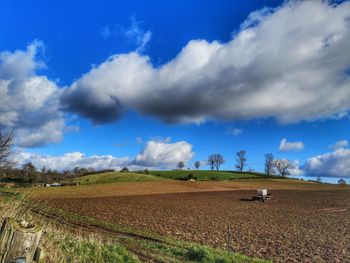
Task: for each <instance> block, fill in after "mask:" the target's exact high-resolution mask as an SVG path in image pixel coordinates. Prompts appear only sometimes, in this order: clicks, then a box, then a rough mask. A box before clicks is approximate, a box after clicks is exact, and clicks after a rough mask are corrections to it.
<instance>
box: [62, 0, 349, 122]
mask: <svg viewBox="0 0 350 263" xmlns="http://www.w3.org/2000/svg"><path fill="white" fill-rule="evenodd" d="M349 43H350V2H344V3H340V4H331V3H330V2H328V1H289V2H286V3H284V4H283V5H282V6H280V7H278V8H275V9H267V8H264V9H263V10H260V11H257V12H254V13H252V14H250V15H249V16H248V18H247V19H246V21H245V22H244V23H242V25H241V27H240V28H239V30H237V32H235V33H234V34H233V37H232V40H231V41H229V42H227V43H221V42H218V41H212V42H208V41H206V40H200V39H198V40H192V41H190V42H189V43H188V44H187V45H186V46H185V47H184V48H183V49H182V50H181V52H180V53H179V54H178V55H177V56H176V57H175V58H174V59H173V60H171V61H169V62H168V63H166V64H164V65H162V66H160V67H154V66H153V65H152V64H151V62H150V58H149V57H147V56H145V55H141V54H140V53H139V52H131V53H128V54H120V55H114V56H111V57H109V58H108V59H107V60H106V61H105V62H103V63H102V64H100V65H98V66H96V67H94V68H92V69H91V71H89V72H88V73H86V74H85V75H83V76H82V77H81V78H80V79H78V80H77V81H75V82H74V83H73V84H72V85H71V86H70V87H69V88H67V89H66V90H65V92H64V94H63V96H62V99H61V102H62V105H63V106H64V107H65V108H66V110H68V111H72V112H75V113H78V114H80V115H81V116H84V117H87V118H89V119H91V120H92V121H93V122H95V123H105V122H112V121H114V120H116V119H118V118H119V117H120V116H121V114H122V112H123V109H125V108H126V109H133V110H136V111H138V112H140V113H142V114H149V115H154V116H157V117H159V118H161V119H162V120H164V121H166V122H177V123H186V122H197V123H198V122H202V121H205V120H207V119H251V118H268V117H273V118H276V119H277V120H278V121H280V122H282V123H290V122H298V121H300V120H316V119H322V118H328V117H339V116H344V115H346V112H347V111H348V110H349V108H350V76H349V69H350V51H349ZM92 109H93V110H92Z"/></svg>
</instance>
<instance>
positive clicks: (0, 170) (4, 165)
mask: <svg viewBox="0 0 350 263" xmlns="http://www.w3.org/2000/svg"><path fill="white" fill-rule="evenodd" d="M12 156H13V130H12V131H10V132H8V133H3V132H2V131H1V130H0V176H1V175H3V174H5V172H6V171H8V170H11V169H12V168H13V166H14V165H15V162H14V161H13V160H12Z"/></svg>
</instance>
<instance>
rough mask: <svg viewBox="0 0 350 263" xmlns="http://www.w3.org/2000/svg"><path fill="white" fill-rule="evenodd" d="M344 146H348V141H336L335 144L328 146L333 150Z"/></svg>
mask: <svg viewBox="0 0 350 263" xmlns="http://www.w3.org/2000/svg"><path fill="white" fill-rule="evenodd" d="M346 147H348V141H347V140H342V141H338V142H336V143H335V144H333V145H331V146H330V148H331V149H333V150H338V149H340V148H346Z"/></svg>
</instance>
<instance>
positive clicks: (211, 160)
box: [208, 154, 215, 170]
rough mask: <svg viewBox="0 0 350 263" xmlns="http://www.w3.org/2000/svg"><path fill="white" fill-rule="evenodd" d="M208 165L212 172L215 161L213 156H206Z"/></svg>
mask: <svg viewBox="0 0 350 263" xmlns="http://www.w3.org/2000/svg"><path fill="white" fill-rule="evenodd" d="M208 165H209V166H210V169H211V170H214V167H215V160H214V155H213V154H211V155H209V156H208Z"/></svg>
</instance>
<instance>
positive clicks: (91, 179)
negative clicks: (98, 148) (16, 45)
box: [74, 172, 166, 185]
mask: <svg viewBox="0 0 350 263" xmlns="http://www.w3.org/2000/svg"><path fill="white" fill-rule="evenodd" d="M160 180H166V179H165V178H162V177H158V176H154V175H151V174H141V173H132V172H127V173H124V172H108V173H100V174H91V175H86V176H82V177H78V178H76V179H74V181H75V182H78V183H79V184H83V185H88V184H108V183H117V182H153V181H160Z"/></svg>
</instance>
